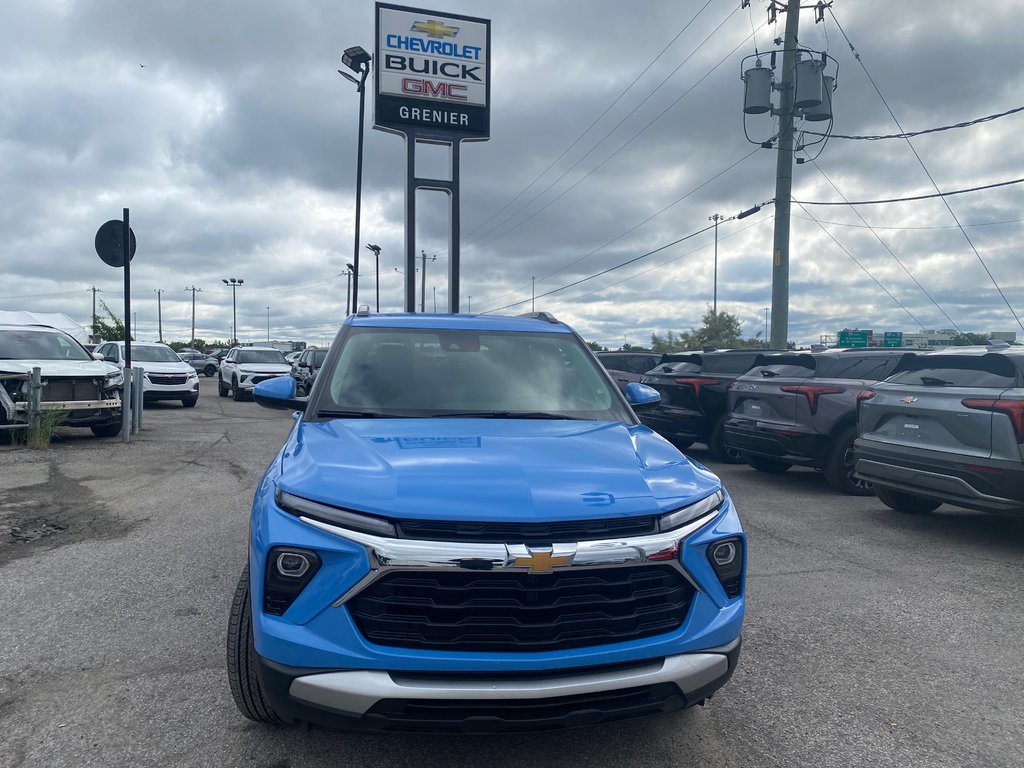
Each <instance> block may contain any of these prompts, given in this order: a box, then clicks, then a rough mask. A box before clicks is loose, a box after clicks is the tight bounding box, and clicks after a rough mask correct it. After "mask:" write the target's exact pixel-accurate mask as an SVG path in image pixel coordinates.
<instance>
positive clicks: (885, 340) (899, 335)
mask: <svg viewBox="0 0 1024 768" xmlns="http://www.w3.org/2000/svg"><path fill="white" fill-rule="evenodd" d="M882 346H883V347H902V346H903V331H886V332H885V336H883V337H882Z"/></svg>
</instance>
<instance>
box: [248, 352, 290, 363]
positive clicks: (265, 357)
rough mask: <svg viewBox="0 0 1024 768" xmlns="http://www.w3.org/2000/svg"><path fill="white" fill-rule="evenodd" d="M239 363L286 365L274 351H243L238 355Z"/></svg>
mask: <svg viewBox="0 0 1024 768" xmlns="http://www.w3.org/2000/svg"><path fill="white" fill-rule="evenodd" d="M238 362H239V363H277V364H278V365H288V363H286V362H285V360H284V355H282V354H281V353H280V352H278V351H277V350H276V349H245V350H242V351H240V352H239V353H238Z"/></svg>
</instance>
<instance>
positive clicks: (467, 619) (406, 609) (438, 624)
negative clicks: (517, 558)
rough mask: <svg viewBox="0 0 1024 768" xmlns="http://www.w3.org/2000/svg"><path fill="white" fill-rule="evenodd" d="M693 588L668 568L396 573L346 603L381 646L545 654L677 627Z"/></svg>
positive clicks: (363, 630)
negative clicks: (548, 571) (534, 571)
mask: <svg viewBox="0 0 1024 768" xmlns="http://www.w3.org/2000/svg"><path fill="white" fill-rule="evenodd" d="M692 597H693V588H692V587H691V586H690V584H689V582H687V581H686V579H684V578H683V576H682V574H681V573H679V571H678V570H676V569H675V568H673V567H672V566H670V565H656V566H650V565H645V566H633V567H619V568H595V569H587V570H565V571H554V572H552V573H541V574H538V573H526V572H516V571H499V572H493V573H482V572H480V571H452V572H436V571H430V572H426V571H421V572H392V573H388V574H385V575H384V576H383V577H381V578H380V579H378V580H377V581H375V582H373V583H372V584H370V585H369V586H368V587H367V588H366V589H364V590H363V591H362V592H360V593H359V594H358V595H356V596H355V597H354V598H352V599H351V600H349V601H348V603H347V607H348V610H349V612H350V613H351V615H352V618H353V619H354V621H355V623H356V626H357V627H358V628H359V631H360V632H361V633H362V634H363V636H364V637H365V638H366V639H367V640H369V641H370V642H373V643H378V644H380V645H389V646H398V647H401V648H422V649H430V650H444V651H499V652H501V651H509V652H516V651H527V652H536V651H549V650H556V649H558V650H564V649H566V648H582V647H586V646H593V645H604V644H607V643H620V642H626V641H629V640H636V639H638V638H642V637H650V636H652V635H658V634H662V633H664V632H671V631H673V630H675V629H678V628H679V626H680V625H681V624H682V623H683V620H684V619H685V618H686V613H687V611H688V610H689V607H690V600H691V598H692Z"/></svg>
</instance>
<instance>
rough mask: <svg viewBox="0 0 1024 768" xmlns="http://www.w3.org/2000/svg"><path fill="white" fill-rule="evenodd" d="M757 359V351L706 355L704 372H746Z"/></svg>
mask: <svg viewBox="0 0 1024 768" xmlns="http://www.w3.org/2000/svg"><path fill="white" fill-rule="evenodd" d="M756 359H757V353H751V354H749V355H705V357H704V364H703V371H704V373H746V371H748V370H749V369H750V367H751V366H752V365H753V364H754V361H755V360H756Z"/></svg>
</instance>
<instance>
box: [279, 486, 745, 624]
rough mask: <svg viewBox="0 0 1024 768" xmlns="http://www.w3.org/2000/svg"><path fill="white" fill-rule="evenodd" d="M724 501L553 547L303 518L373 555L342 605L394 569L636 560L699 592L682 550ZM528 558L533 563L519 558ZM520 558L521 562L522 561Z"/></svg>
mask: <svg viewBox="0 0 1024 768" xmlns="http://www.w3.org/2000/svg"><path fill="white" fill-rule="evenodd" d="M724 508H725V505H724V504H723V505H721V506H719V507H717V508H716V509H713V510H711V511H710V512H708V513H707V514H705V515H703V516H702V517H699V518H697V519H696V520H693V521H691V522H689V523H687V524H686V525H684V526H682V527H680V528H676V529H674V530H671V531H666V532H664V533H655V534H649V535H647V536H636V537H630V538H623V539H604V540H600V541H580V542H558V543H554V544H552V545H551V546H549V547H528V546H526V545H525V544H501V543H481V542H468V541H426V540H422V541H421V540H417V539H393V538H385V537H383V536H375V535H373V534H370V533H363V532H362V531H353V530H349V529H347V528H342V527H340V526H337V525H331V524H330V523H325V522H322V521H320V520H314V519H313V518H310V517H304V516H300V517H299V520H301V521H302V522H304V523H306V524H307V525H311V526H313V527H314V528H318V529H320V530H321V531H324V532H326V533H330V534H332V535H334V536H339V537H341V538H343V539H347V540H349V541H352V542H355V543H357V544H360V545H362V546H363V547H365V549H366V553H367V556H368V557H369V560H370V572H369V573H368V574H366V576H364V577H363V578H362V579H360V580H359V581H358V582H356V583H355V584H354V585H352V586H351V587H350V588H349V589H348V590H347V591H346V592H345V593H344V594H342V595H341V596H340V597H339V598H338V599H337V600H335V601H334V602H333V603H332V607H334V608H338V607H340V606H342V605H344V604H345V603H346V602H348V601H349V600H350V599H351V598H352V597H354V596H355V595H357V594H358V593H359V592H361V591H362V590H364V589H365V588H366V587H368V586H369V585H370V584H372V583H373V582H375V581H376V580H377V579H379V578H381V577H382V576H384V575H385V574H386V573H390V572H392V571H406V572H410V571H434V570H457V569H464V570H467V571H468V570H471V571H513V572H515V571H518V572H534V573H549V572H551V571H553V570H565V569H574V570H575V569H585V568H613V567H628V566H636V565H645V566H648V565H663V564H667V565H670V566H672V567H673V568H675V569H676V570H677V571H678V572H679V573H680V574H681V575H682V576H683V578H685V579H686V580H687V581H688V582H689V583H690V585H691V586H692V587H693V588H694V590H696V591H697V592H704V590H703V589H701V587H700V585H699V584H698V583H697V581H696V580H695V579H694V578H693V577H692V576H691V575H690V574H689V573H688V572H687V570H686V568H684V567H683V563H682V560H681V559H680V555H681V552H682V544H683V541H684V540H685V539H686V538H688V537H689V536H691V535H693V534H694V533H696V532H697V531H699V530H700V529H701V528H703V527H704V526H706V525H707V524H708V523H711V522H712V521H714V520H715V519H717V518H718V517H719V515H721V514H722V511H723V510H724ZM538 554H541V555H542V556H543V558H544V561H547V560H550V559H554V560H556V561H557V560H563V559H565V562H564V563H552V564H551V565H550V567H548V568H541V569H538V568H536V567H535V565H534V562H533V558H535V557H536V556H537V555H538ZM527 559H529V560H530V562H529V563H525V564H524V563H521V562H519V561H523V560H527ZM517 563H518V564H517Z"/></svg>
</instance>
